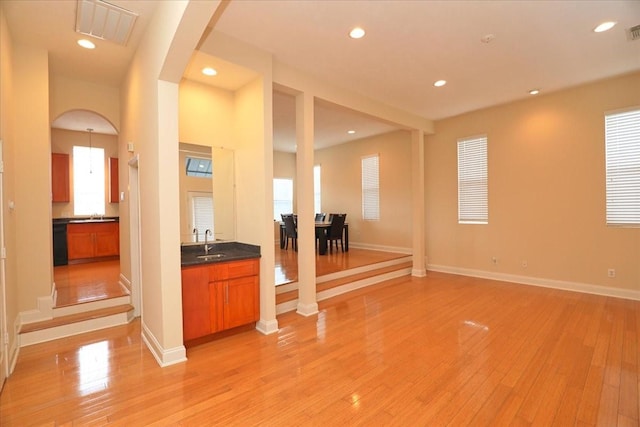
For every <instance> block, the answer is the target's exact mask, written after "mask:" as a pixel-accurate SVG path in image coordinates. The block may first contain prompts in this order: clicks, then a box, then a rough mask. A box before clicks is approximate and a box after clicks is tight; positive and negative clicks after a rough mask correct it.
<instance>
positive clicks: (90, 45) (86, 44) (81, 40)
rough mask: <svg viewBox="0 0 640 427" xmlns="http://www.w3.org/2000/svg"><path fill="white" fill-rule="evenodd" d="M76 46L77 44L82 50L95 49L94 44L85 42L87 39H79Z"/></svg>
mask: <svg viewBox="0 0 640 427" xmlns="http://www.w3.org/2000/svg"><path fill="white" fill-rule="evenodd" d="M78 44H79V45H80V46H82V47H83V48H85V49H93V48H95V47H96V45H95V44H93V42H90V41H89V40H87V39H80V40H78Z"/></svg>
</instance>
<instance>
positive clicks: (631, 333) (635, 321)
mask: <svg viewBox="0 0 640 427" xmlns="http://www.w3.org/2000/svg"><path fill="white" fill-rule="evenodd" d="M319 307H320V312H319V314H318V315H316V316H311V317H308V318H305V317H302V316H299V315H297V314H295V313H287V314H284V315H281V316H279V317H278V322H279V326H280V330H279V331H278V333H276V334H272V335H269V336H264V335H261V334H260V333H258V332H257V331H253V330H252V331H247V332H243V333H240V334H237V335H234V336H230V337H227V338H224V339H220V340H217V341H213V342H210V343H207V344H204V345H201V346H198V347H193V348H190V349H189V350H188V352H187V356H188V359H189V360H188V361H187V362H186V363H181V364H178V365H174V366H169V367H166V368H160V367H159V366H158V365H157V363H156V362H155V360H154V359H153V357H152V356H151V355H150V353H149V352H148V351H147V350H146V349H145V346H144V344H143V343H142V342H141V340H140V324H139V321H135V322H133V323H132V324H130V325H127V326H122V327H117V328H112V329H109V330H104V331H98V332H94V333H90V334H86V335H84V336H77V337H72V338H68V339H63V340H58V341H54V342H49V343H45V344H38V345H34V346H30V347H26V348H23V349H21V352H20V357H19V360H18V363H17V366H16V369H15V372H14V374H13V375H12V376H11V377H10V378H9V379H8V381H7V383H6V385H5V388H4V391H3V393H2V395H1V396H0V425H2V426H3V427H4V426H24V425H50V426H53V425H57V426H63V425H87V424H91V425H105V424H113V425H126V426H140V425H188V426H206V425H224V426H236V425H237V426H248V425H265V426H292V425H296V426H297V425H304V426H307V425H309V426H343V425H366V426H381V425H394V426H395V425H397V426H423V425H425V426H432V425H434V426H439V425H453V426H460V425H472V426H482V425H490V426H502V425H558V426H568V425H603V426H616V425H617V426H638V424H639V416H638V412H639V406H640V397H639V394H638V387H639V384H638V383H639V372H638V371H639V369H638V366H639V365H640V360H639V359H640V358H639V356H638V341H639V340H640V302H638V301H629V300H622V299H614V298H607V297H601V296H594V295H586V294H578V293H571V292H564V291H557V290H551V289H545V288H536V287H529V286H524V285H515V284H508V283H502V282H495V281H490V280H483V279H474V278H468V277H461V276H453V275H447V274H441V273H429V274H428V276H427V277H426V278H411V277H404V278H399V279H394V280H392V281H389V282H385V283H382V284H378V285H374V286H371V287H368V288H366V289H362V290H359V291H355V292H352V293H349V294H344V295H341V296H339V297H336V298H332V299H330V300H327V301H323V302H320V303H319Z"/></svg>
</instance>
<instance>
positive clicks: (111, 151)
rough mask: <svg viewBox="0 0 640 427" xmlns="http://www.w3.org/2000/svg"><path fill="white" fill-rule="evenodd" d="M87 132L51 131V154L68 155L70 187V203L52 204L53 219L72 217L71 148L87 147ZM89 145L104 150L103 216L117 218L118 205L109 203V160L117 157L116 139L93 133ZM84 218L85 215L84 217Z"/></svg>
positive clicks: (53, 129) (112, 136) (54, 129)
mask: <svg viewBox="0 0 640 427" xmlns="http://www.w3.org/2000/svg"><path fill="white" fill-rule="evenodd" d="M88 138H89V137H88V134H87V132H77V131H71V130H64V129H56V128H52V129H51V152H52V153H65V154H69V162H70V167H69V174H70V176H69V178H70V183H71V184H70V185H71V193H70V195H71V199H70V200H71V201H70V202H69V203H53V204H52V215H53V218H71V217H73V216H74V214H73V207H74V198H73V167H72V165H73V146H74V145H79V146H88V145H89V139H88ZM91 145H92V146H93V147H97V148H104V156H105V162H104V163H105V164H104V168H105V169H104V171H105V175H104V176H105V183H104V190H105V205H104V206H105V216H116V217H117V216H119V206H118V203H109V158H110V157H118V137H117V136H115V135H105V134H100V133H94V134H92V135H91ZM85 216H86V215H85Z"/></svg>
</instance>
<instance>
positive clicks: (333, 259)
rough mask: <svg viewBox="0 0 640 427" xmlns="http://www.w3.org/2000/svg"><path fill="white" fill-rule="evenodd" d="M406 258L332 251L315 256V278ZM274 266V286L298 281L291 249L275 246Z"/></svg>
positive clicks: (365, 251) (352, 250)
mask: <svg viewBox="0 0 640 427" xmlns="http://www.w3.org/2000/svg"><path fill="white" fill-rule="evenodd" d="M406 256H407V254H401V253H397V252H382V251H371V250H368V249H358V248H354V247H351V248H349V251H348V252H342V251H340V250H334V251H333V252H332V253H327V254H326V255H318V254H316V277H321V276H325V275H327V274H331V273H335V272H338V271H343V270H349V269H351V268H356V267H362V266H365V265H371V264H376V263H379V262H383V261H389V260H392V259H398V258H404V257H406ZM275 264H276V265H275V274H276V280H275V283H276V286H278V285H284V284H286V283H291V282H295V281H296V280H298V253H297V252H296V251H294V250H292V249H291V247H289V249H280V246H279V245H276V248H275Z"/></svg>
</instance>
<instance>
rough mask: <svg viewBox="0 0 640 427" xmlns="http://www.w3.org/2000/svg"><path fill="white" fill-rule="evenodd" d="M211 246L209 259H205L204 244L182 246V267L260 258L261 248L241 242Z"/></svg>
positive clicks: (220, 243)
mask: <svg viewBox="0 0 640 427" xmlns="http://www.w3.org/2000/svg"><path fill="white" fill-rule="evenodd" d="M209 246H210V248H209V253H208V255H209V257H207V258H203V256H205V255H206V254H205V251H204V243H202V244H193V245H191V244H187V245H181V246H180V255H181V265H182V267H189V266H194V265H205V264H213V263H219V262H226V261H237V260H241V259H251V258H260V246H256V245H249V244H247V243H240V242H219V243H209ZM198 257H200V258H198Z"/></svg>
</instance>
